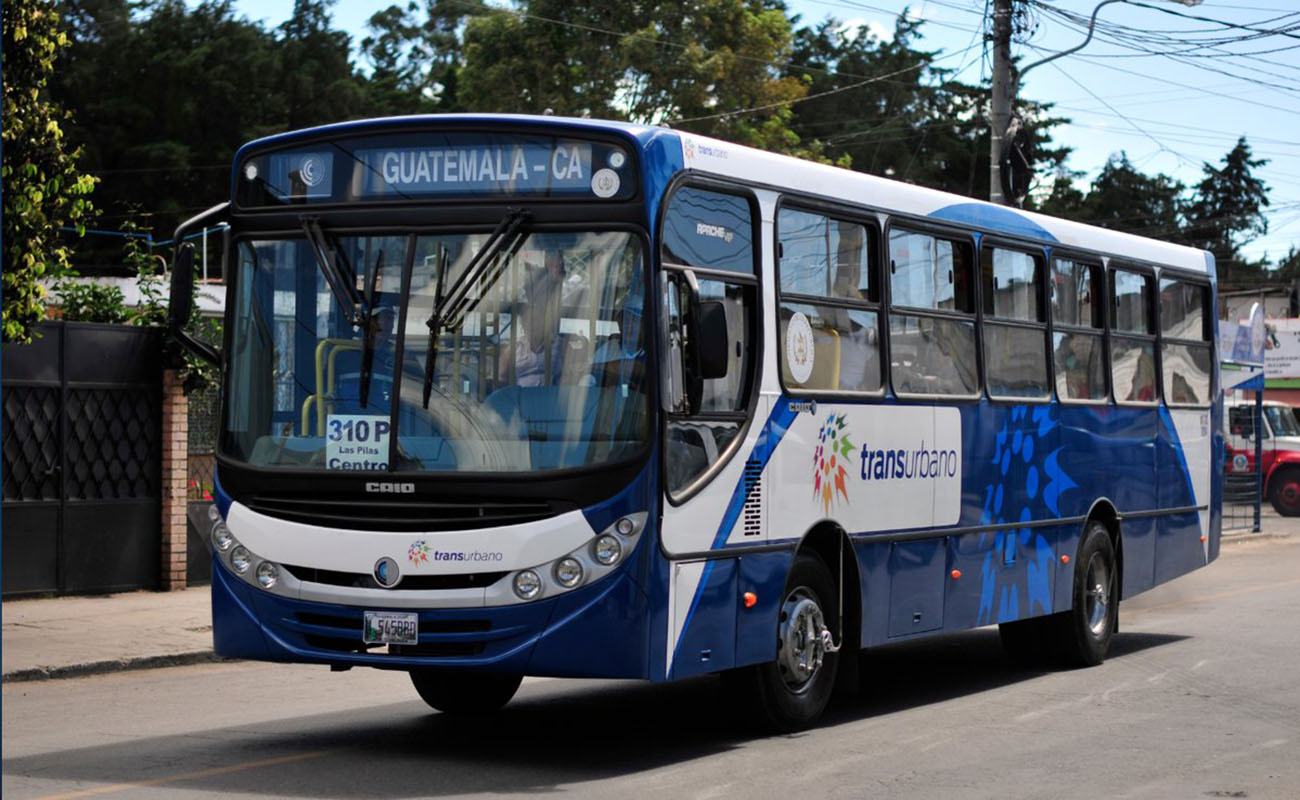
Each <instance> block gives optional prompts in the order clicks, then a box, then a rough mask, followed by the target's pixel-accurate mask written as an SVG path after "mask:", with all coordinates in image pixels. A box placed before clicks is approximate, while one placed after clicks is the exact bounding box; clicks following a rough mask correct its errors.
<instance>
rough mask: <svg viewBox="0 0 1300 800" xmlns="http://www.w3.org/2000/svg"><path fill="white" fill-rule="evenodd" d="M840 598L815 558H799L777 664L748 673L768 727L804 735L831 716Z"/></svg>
mask: <svg viewBox="0 0 1300 800" xmlns="http://www.w3.org/2000/svg"><path fill="white" fill-rule="evenodd" d="M837 598H838V594H837V593H836V591H835V582H834V580H832V578H831V573H830V570H828V569H827V568H826V564H825V563H824V562H823V561H822V560H821V559H820V558H818V557H817V556H816V555H814V554H812V553H808V552H804V553H800V554H799V555H797V556H796V557H795V561H794V566H793V567H792V568H791V569H790V576H789V577H788V578H787V579H786V585H785V599H784V600H783V601H782V603H781V612H780V615H779V616H778V618H777V628H776V660H775V661H771V662H768V663H766V664H759V665H757V666H755V667H751V668H750V669H749V670H748V671H747V677H748V678H749V679H750V680H751V681H752V682H753V688H754V690H755V693H756V694H757V697H758V701H759V702H758V703H757V709H755V710H756V711H758V712H759V714H760V720H759V721H760V722H762V723H764V724H765V726H766V727H769V728H772V729H775V730H778V731H783V732H789V731H797V730H801V729H803V728H806V727H808V726H809V725H811V724H812V723H814V722H815V721H816V720H817V718H818V717H820V716H821V715H822V712H823V711H825V710H826V704H827V703H829V702H830V698H831V691H832V690H833V689H834V688H835V672H836V668H837V667H838V664H839V659H838V657H837V656H836V654H835V651H836V650H838V649H839V648H838V646H837V645H836V644H835V642H834V640H833V639H832V637H831V635H830V631H829V627H828V625H830V624H833V622H832V621H833V620H836V619H838V618H839V611H838V609H837V608H836V605H835V604H836V602H837Z"/></svg>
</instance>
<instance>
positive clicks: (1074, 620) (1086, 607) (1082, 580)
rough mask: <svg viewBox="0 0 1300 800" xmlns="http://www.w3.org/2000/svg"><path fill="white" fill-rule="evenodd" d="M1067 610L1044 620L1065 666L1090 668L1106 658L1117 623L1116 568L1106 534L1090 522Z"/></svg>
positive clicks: (1084, 535) (1099, 526) (1077, 560)
mask: <svg viewBox="0 0 1300 800" xmlns="http://www.w3.org/2000/svg"><path fill="white" fill-rule="evenodd" d="M1071 598H1072V599H1073V601H1074V606H1073V608H1071V609H1070V610H1069V611H1065V612H1062V613H1060V614H1053V615H1052V616H1050V617H1046V618H1044V620H1043V622H1044V624H1045V625H1046V626H1048V628H1049V631H1050V633H1052V634H1054V638H1055V639H1056V644H1057V651H1058V654H1059V655H1060V658H1061V661H1062V662H1063V663H1064V664H1066V665H1067V666H1078V667H1092V666H1096V665H1097V664H1100V663H1101V662H1102V661H1104V660H1105V659H1106V651H1107V650H1109V649H1110V640H1111V637H1113V636H1114V635H1115V628H1116V625H1117V623H1118V622H1119V569H1118V568H1117V565H1116V558H1115V545H1114V544H1112V543H1111V539H1110V531H1108V530H1107V529H1106V526H1105V525H1102V524H1101V523H1100V522H1090V523H1088V527H1087V528H1086V529H1084V532H1083V541H1082V543H1081V544H1080V545H1079V554H1078V557H1077V558H1076V559H1075V562H1074V586H1073V589H1072V594H1071Z"/></svg>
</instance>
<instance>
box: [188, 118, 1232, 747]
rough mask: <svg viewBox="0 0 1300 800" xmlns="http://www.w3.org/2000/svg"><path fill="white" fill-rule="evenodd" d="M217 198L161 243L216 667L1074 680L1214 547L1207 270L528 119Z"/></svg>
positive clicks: (624, 132)
mask: <svg viewBox="0 0 1300 800" xmlns="http://www.w3.org/2000/svg"><path fill="white" fill-rule="evenodd" d="M231 190H232V196H231V199H230V201H229V202H227V203H223V204H221V205H220V206H217V207H215V208H213V209H211V210H210V211H208V212H205V213H204V214H201V215H199V216H198V217H196V218H194V219H193V220H190V221H188V222H186V223H185V224H184V225H182V227H181V229H179V230H178V231H177V234H176V241H178V242H182V241H184V237H185V236H186V234H187V233H188V232H189V231H192V230H196V229H198V228H200V227H206V226H209V225H211V224H212V223H214V222H217V221H218V220H221V221H225V222H227V223H229V241H228V246H227V248H226V250H227V256H226V259H227V261H226V264H225V272H226V275H227V276H228V279H229V288H228V298H227V303H226V308H227V317H226V320H225V334H224V335H225V340H224V344H223V347H222V348H221V350H220V351H217V350H215V349H212V348H207V347H203V346H202V345H200V344H197V343H194V346H195V347H196V348H198V349H199V350H200V351H201V352H204V353H205V354H206V355H207V356H208V357H209V358H212V359H214V360H217V361H219V363H220V364H221V366H222V375H223V389H222V412H221V413H222V424H221V431H220V442H219V448H218V449H219V455H218V462H219V463H218V470H217V487H216V493H215V496H216V499H217V502H216V509H217V513H216V514H214V517H215V519H214V522H213V528H212V532H211V543H212V548H213V555H214V561H215V563H214V570H213V582H212V598H213V600H212V603H213V631H214V638H215V641H216V649H217V652H219V653H220V654H222V655H225V656H232V657H239V658H248V659H262V660H268V661H284V662H306V663H316V664H324V665H329V666H331V667H332V668H335V669H345V668H349V667H353V666H369V667H377V668H382V669H393V670H403V671H407V672H409V673H410V675H411V679H412V681H413V683H414V684H415V688H416V689H417V690H418V692H419V694H420V695H421V697H423V699H424V700H425V701H426V702H428V703H429V704H430V705H431V706H433V707H434V708H437V709H441V710H443V711H447V712H462V713H470V712H481V711H488V710H494V709H496V708H498V707H500V706H501V705H503V704H504V703H506V702H507V701H508V700H509V699H510V698H511V696H512V695H513V694H514V692H515V690H516V689H517V687H518V686H519V683H520V680H521V678H522V676H527V675H534V676H573V677H608V678H641V679H646V680H651V681H666V680H676V679H681V678H687V677H690V676H695V675H701V674H704V673H725V674H726V675H727V676H729V677H730V678H732V679H734V680H735V682H736V683H737V684H738V685H740V686H742V687H747V688H748V690H750V691H752V693H753V697H755V698H756V699H757V702H755V703H753V705H754V706H755V707H756V708H758V709H760V710H761V713H762V718H763V719H764V720H765V721H766V722H767V723H768V724H769V725H771V726H772V727H775V728H777V729H784V730H791V729H796V728H800V727H804V726H807V725H809V724H811V723H812V722H813V721H814V720H816V719H817V717H818V716H819V715H820V714H821V713H822V711H823V709H824V708H825V707H826V705H827V702H828V701H829V699H830V696H831V692H832V689H833V687H834V686H835V685H836V684H837V681H838V682H844V681H850V680H852V679H853V678H854V677H856V674H857V670H856V659H857V655H858V653H859V651H861V650H862V649H864V648H868V647H872V646H875V645H881V644H884V643H887V642H894V641H899V640H903V639H909V638H913V637H919V636H928V635H932V634H940V633H945V632H951V631H958V630H964V629H968V628H974V627H978V626H985V625H993V624H997V625H999V626H1000V629H1001V635H1002V639H1003V642H1004V644H1005V645H1006V647H1007V648H1008V650H1009V651H1010V652H1012V653H1013V654H1015V655H1016V656H1018V657H1027V658H1036V659H1041V658H1050V659H1053V660H1056V661H1064V662H1068V663H1074V664H1097V663H1099V662H1101V661H1102V659H1103V658H1104V657H1105V655H1106V652H1107V647H1108V645H1109V643H1110V641H1111V638H1112V635H1113V634H1114V632H1115V630H1116V624H1117V612H1118V608H1119V604H1120V602H1121V600H1123V599H1125V598H1128V597H1132V596H1133V595H1135V594H1138V593H1139V592H1142V591H1145V590H1147V589H1150V588H1151V587H1153V586H1155V585H1157V584H1160V583H1163V582H1165V581H1167V580H1169V579H1171V578H1174V577H1177V576H1179V575H1182V574H1184V573H1186V572H1189V571H1191V570H1194V569H1196V568H1198V567H1201V566H1204V565H1206V564H1208V563H1209V562H1210V561H1213V560H1214V559H1215V558H1216V557H1217V556H1218V552H1219V532H1220V495H1221V481H1222V475H1223V463H1222V459H1223V456H1222V453H1223V447H1222V430H1223V426H1222V419H1221V415H1222V411H1221V402H1220V388H1219V380H1218V371H1217V358H1216V356H1215V352H1214V351H1215V342H1216V337H1215V318H1216V311H1215V275H1214V265H1213V261H1212V259H1211V257H1210V255H1209V254H1208V253H1205V252H1202V251H1199V250H1192V249H1188V248H1185V247H1180V246H1175V245H1172V244H1167V243H1163V242H1159V241H1153V240H1150V239H1144V238H1139V237H1135V236H1130V235H1126V234H1122V233H1116V232H1113V231H1108V230H1103V229H1099V228H1094V227H1090V226H1086V225H1081V224H1077V223H1073V222H1067V221H1064V220H1059V219H1053V218H1049V217H1045V216H1041V215H1036V214H1031V213H1024V212H1021V211H1018V210H1014V209H1008V208H1004V207H999V206H994V205H990V204H987V203H983V202H978V201H972V200H969V199H966V198H962V197H957V196H954V195H949V194H945V193H942V192H937V191H931V190H928V189H923V188H918V187H916V186H909V185H906V184H902V183H896V182H893V181H889V180H885V179H881V178H876V177H872V176H868V175H863V174H859V173H854V172H849V171H846V170H842V169H836V168H833V167H829V166H825V165H820V164H813V163H807V162H804V161H800V160H796V159H793V158H789V157H785V156H779V155H773V154H770V153H765V152H760V151H756V150H753V149H749V148H746V147H741V146H737V145H734V144H728V143H725V142H721V141H716V140H712V139H707V138H704V137H700V136H695V135H692V134H688V133H682V132H678V131H673V130H668V129H665V128H660V127H646V126H638V125H631V124H622V123H613V122H600V121H593V120H578V119H561V118H556V117H527V116H508V115H465V116H459V115H454V116H426V117H406V118H395V119H381V120H370V121H362V122H353V123H346V124H338V125H330V126H326V127H320V128H314V129H311V130H304V131H298V132H293V133H287V134H283V135H278V136H272V137H270V138H266V139H261V140H258V141H255V142H252V143H251V144H248V145H246V146H244V147H243V148H242V149H240V150H239V152H238V154H237V156H236V160H235V164H234V174H233V179H232V187H231ZM192 261H193V255H192V248H190V247H189V246H182V248H181V249H180V250H179V251H178V253H177V257H176V264H175V271H174V272H175V279H174V284H173V296H174V301H173V306H172V307H173V315H174V316H173V324H174V325H180V324H182V323H183V322H184V320H185V319H186V318H187V317H188V315H189V311H190V304H189V303H188V302H187V298H188V297H189V292H190V289H191V287H192V280H193V279H192V266H191V264H192Z"/></svg>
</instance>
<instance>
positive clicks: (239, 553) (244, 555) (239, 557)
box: [230, 544, 253, 575]
mask: <svg viewBox="0 0 1300 800" xmlns="http://www.w3.org/2000/svg"><path fill="white" fill-rule="evenodd" d="M252 563H253V557H252V555H251V554H250V553H249V552H248V548H246V547H244V546H243V545H242V544H237V545H235V549H234V550H231V551H230V566H232V567H234V569H235V572H238V573H239V574H240V575H243V574H244V573H245V572H248V567H249V566H250V565H251V564H252Z"/></svg>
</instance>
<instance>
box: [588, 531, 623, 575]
mask: <svg viewBox="0 0 1300 800" xmlns="http://www.w3.org/2000/svg"><path fill="white" fill-rule="evenodd" d="M591 557H592V558H594V559H596V561H597V562H598V563H600V564H602V565H604V566H606V567H611V566H613V565H614V564H617V563H618V560H619V559H620V558H622V557H623V545H621V544H619V543H618V539H617V538H615V537H613V536H610V535H609V534H608V533H607V534H605V535H604V536H601V537H599V538H598V539H596V543H595V544H594V545H592V547H591Z"/></svg>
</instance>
